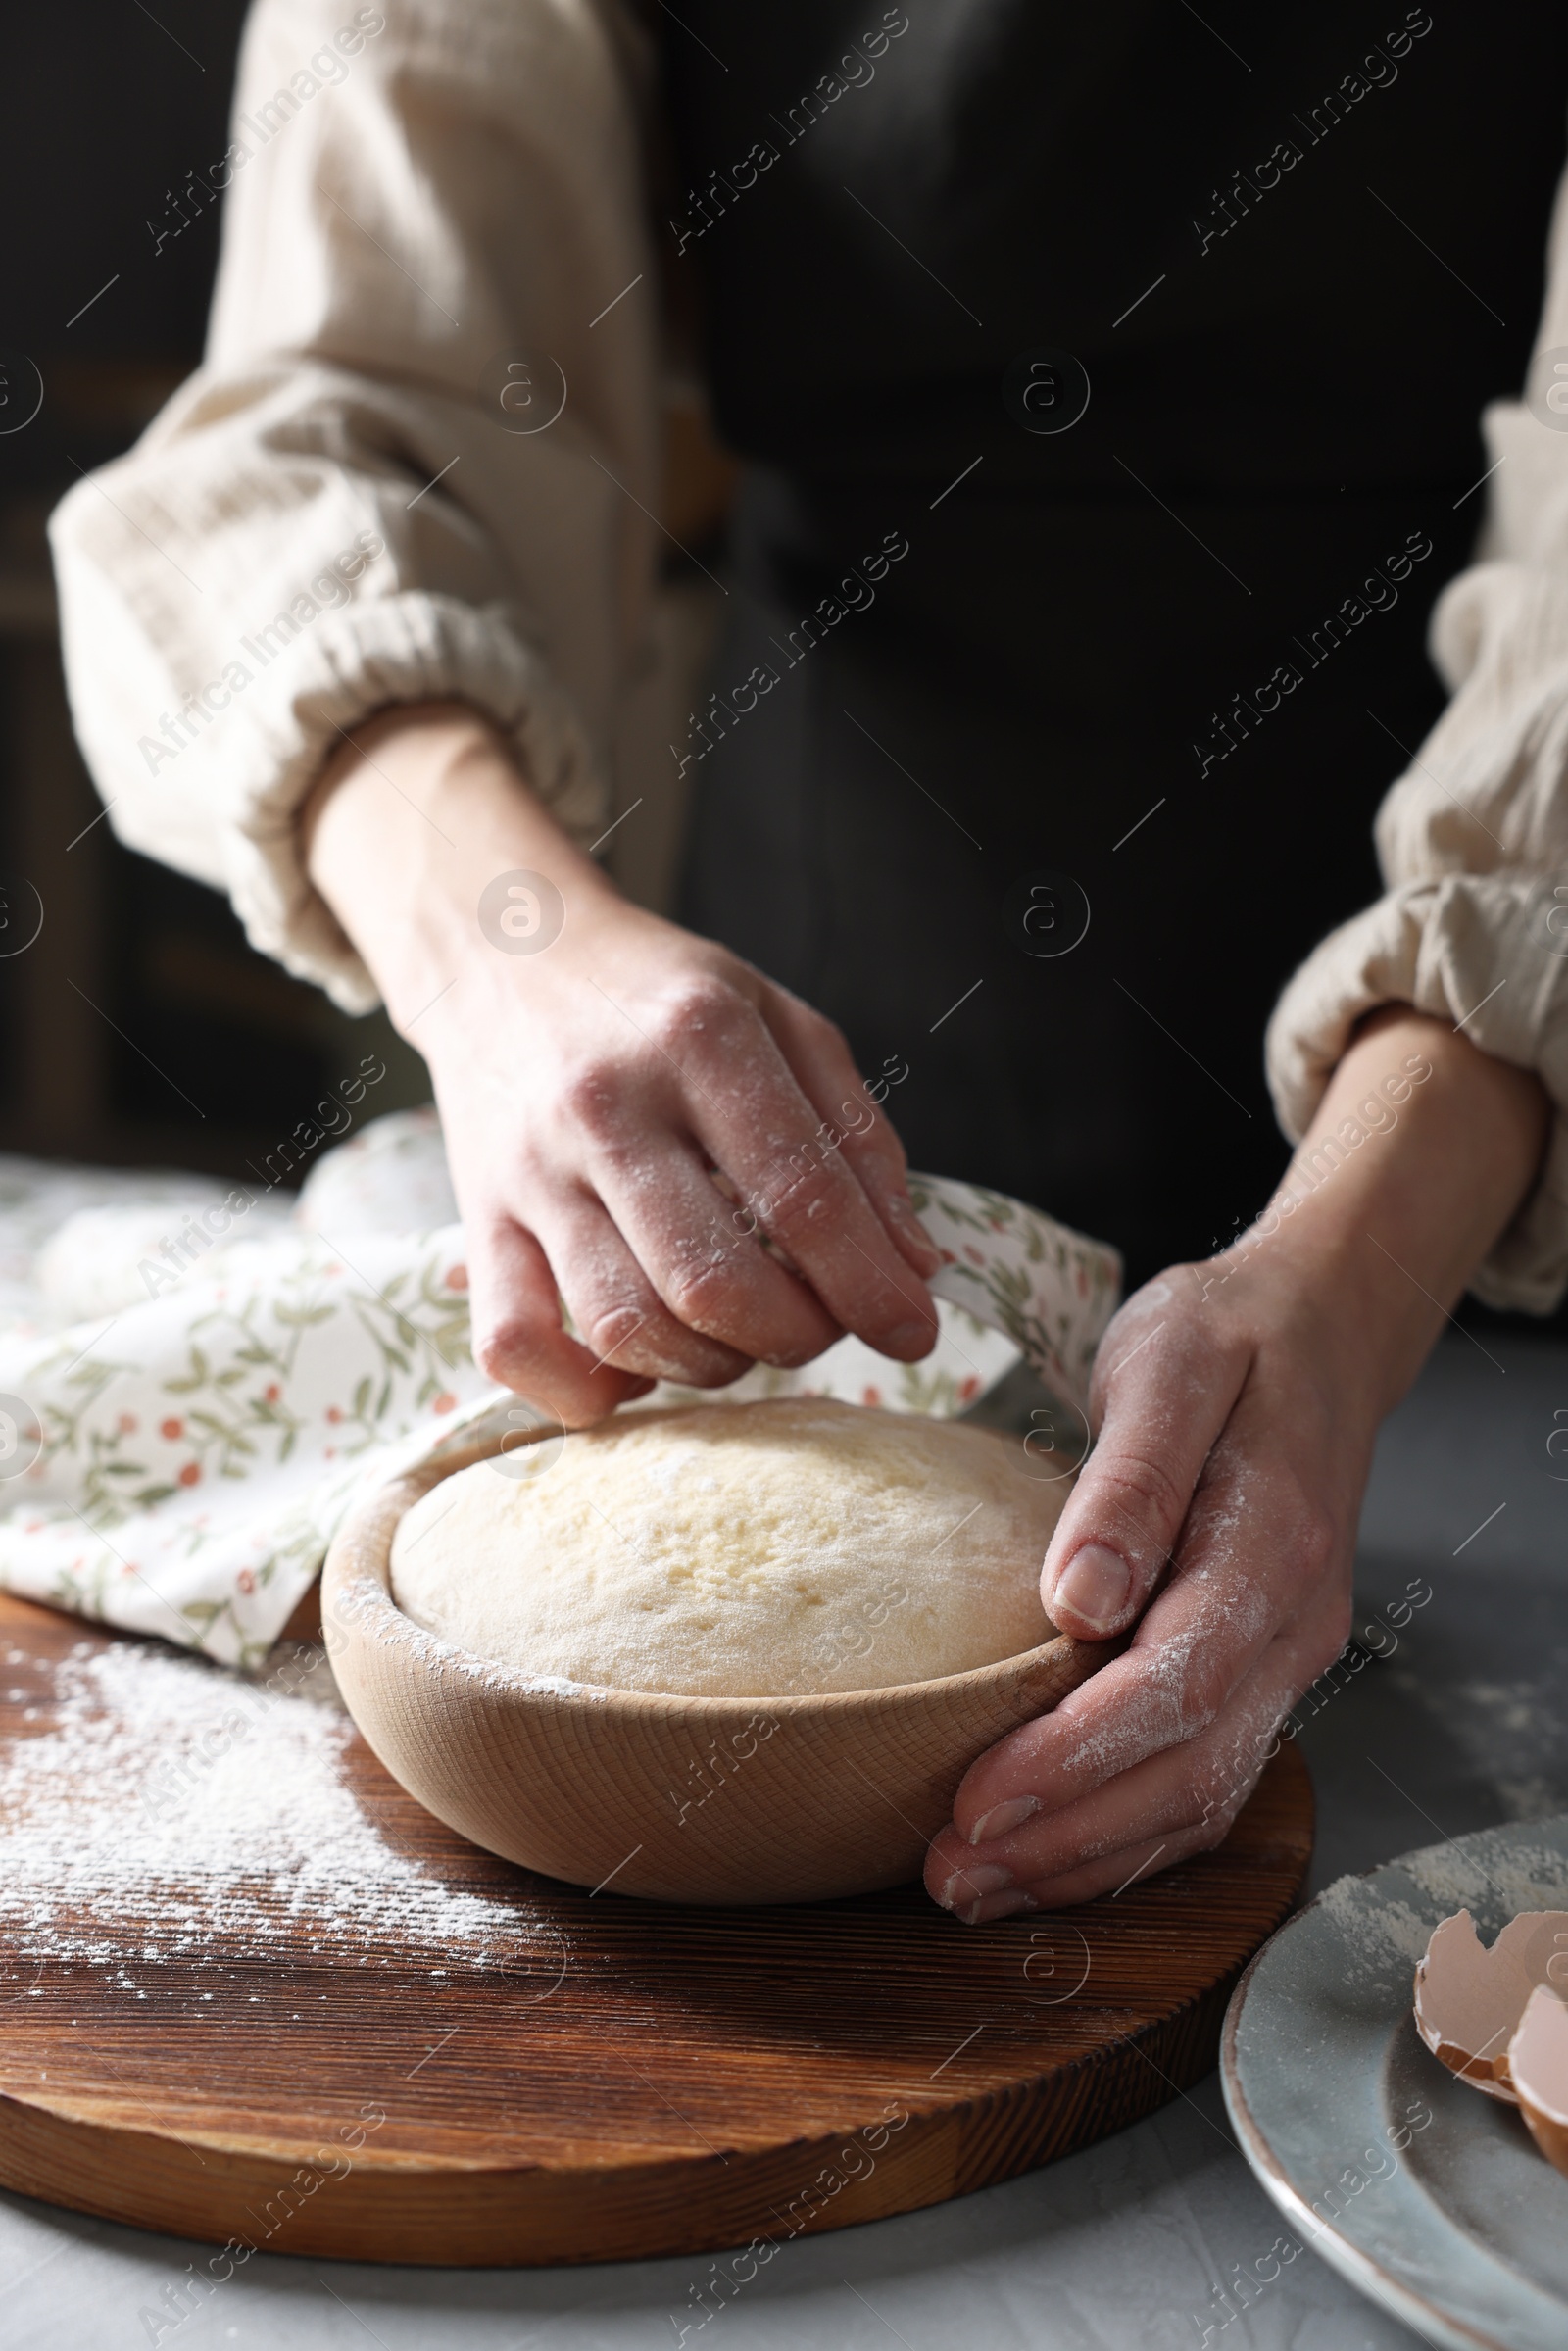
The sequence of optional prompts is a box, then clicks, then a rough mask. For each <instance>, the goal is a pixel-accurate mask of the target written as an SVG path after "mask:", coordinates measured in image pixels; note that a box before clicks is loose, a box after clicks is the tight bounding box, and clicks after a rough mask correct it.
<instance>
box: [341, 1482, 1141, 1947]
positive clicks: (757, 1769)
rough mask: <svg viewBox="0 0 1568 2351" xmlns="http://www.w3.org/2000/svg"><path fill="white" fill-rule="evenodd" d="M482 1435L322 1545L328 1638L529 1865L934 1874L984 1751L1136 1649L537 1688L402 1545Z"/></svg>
mask: <svg viewBox="0 0 1568 2351" xmlns="http://www.w3.org/2000/svg"><path fill="white" fill-rule="evenodd" d="M504 1444H505V1445H506V1449H507V1450H509V1451H515V1438H513V1439H504V1438H502V1437H494V1438H487V1439H486V1440H485V1441H484V1442H482V1443H476V1444H474V1445H470V1446H467V1447H465V1448H454V1449H453V1450H452V1451H451V1452H448V1453H444V1454H442V1455H441V1456H439V1457H438V1458H435V1459H432V1460H429V1461H426V1462H423V1463H421V1464H419V1465H418V1466H417V1467H416V1468H415V1469H412V1470H410V1471H408V1472H406V1473H405V1474H404V1475H403V1476H402V1477H400V1478H396V1479H394V1480H392V1481H391V1483H390V1484H389V1485H387V1486H385V1487H384V1488H383V1489H382V1490H381V1492H380V1493H379V1494H375V1495H374V1496H373V1497H372V1498H371V1499H370V1501H368V1503H366V1504H365V1505H364V1507H363V1508H361V1509H360V1510H359V1511H358V1512H357V1513H356V1514H355V1515H354V1516H353V1517H352V1518H350V1519H349V1520H348V1521H347V1522H346V1523H345V1525H344V1526H343V1528H342V1530H341V1532H340V1533H339V1535H338V1537H337V1540H336V1541H335V1542H334V1543H333V1544H332V1547H331V1549H330V1551H329V1552H328V1553H327V1558H326V1566H325V1569H324V1571H323V1575H322V1585H321V1618H322V1629H323V1634H324V1638H325V1641H326V1645H327V1649H328V1652H329V1654H330V1657H331V1660H332V1668H333V1671H334V1673H335V1674H336V1676H337V1680H338V1685H339V1687H340V1689H341V1690H342V1692H343V1697H344V1700H345V1702H346V1704H347V1705H348V1708H349V1711H350V1713H351V1714H352V1715H353V1717H354V1720H355V1722H356V1723H357V1724H358V1725H359V1727H360V1730H361V1731H362V1732H363V1733H364V1735H365V1737H366V1739H367V1740H368V1742H369V1744H370V1746H371V1747H372V1748H373V1749H374V1750H375V1753H376V1754H377V1755H378V1756H379V1757H380V1759H381V1761H382V1763H384V1764H385V1766H386V1768H387V1770H388V1771H389V1772H390V1773H391V1774H392V1776H393V1778H394V1779H395V1780H397V1781H399V1782H401V1784H402V1786H403V1787H404V1788H407V1789H408V1791H409V1793H410V1794H411V1795H413V1796H416V1797H417V1799H418V1801H419V1802H420V1803H421V1804H423V1805H424V1807H425V1809H426V1810H427V1811H429V1812H433V1813H434V1814H435V1816H436V1818H437V1819H438V1820H442V1821H445V1822H446V1823H447V1825H448V1827H449V1828H453V1829H456V1830H457V1831H458V1832H459V1834H460V1835H461V1836H464V1837H468V1838H469V1839H470V1840H471V1841H472V1842H473V1843H474V1844H476V1845H483V1846H484V1847H485V1848H486V1850H487V1851H489V1852H492V1853H499V1854H501V1855H502V1856H503V1857H504V1858H505V1859H506V1860H508V1861H515V1862H520V1863H521V1864H522V1865H523V1867H524V1868H526V1869H531V1870H542V1871H543V1872H545V1874H546V1875H547V1876H549V1877H552V1878H562V1879H564V1880H565V1881H566V1882H567V1883H568V1884H570V1885H574V1886H589V1887H591V1888H593V1889H594V1890H595V1891H597V1890H598V1889H599V1888H600V1887H601V1886H604V1887H613V1889H614V1890H615V1891H616V1892H617V1893H626V1894H642V1895H646V1896H649V1897H651V1898H652V1899H654V1900H656V1901H667V1902H710V1903H730V1904H733V1903H749V1902H811V1901H824V1900H828V1899H831V1898H832V1897H833V1896H835V1895H840V1894H860V1893H870V1892H874V1891H876V1890H877V1889H879V1888H881V1887H883V1886H900V1885H903V1884H904V1883H906V1881H907V1880H908V1879H911V1878H915V1877H918V1875H919V1872H920V1867H921V1864H922V1861H923V1860H924V1857H925V1851H926V1847H927V1845H928V1844H929V1843H930V1841H931V1839H932V1837H934V1836H935V1835H936V1833H937V1831H938V1830H939V1829H940V1828H941V1827H942V1826H943V1825H944V1823H945V1822H946V1821H947V1820H948V1819H949V1818H950V1816H951V1813H952V1808H953V1797H954V1793H955V1791H956V1788H957V1786H958V1783H959V1781H960V1780H961V1779H962V1778H963V1775H964V1773H965V1772H966V1771H967V1769H968V1767H969V1765H970V1764H971V1763H972V1762H973V1761H974V1759H975V1757H976V1756H977V1755H979V1754H981V1753H983V1752H984V1750H985V1749H986V1748H987V1747H988V1746H990V1745H992V1743H993V1742H994V1741H995V1740H996V1739H1001V1738H1002V1737H1003V1735H1004V1734H1005V1732H1007V1731H1010V1730H1013V1729H1014V1728H1016V1726H1017V1725H1018V1724H1019V1723H1023V1722H1027V1721H1029V1720H1030V1718H1031V1717H1032V1716H1034V1715H1037V1714H1046V1713H1049V1712H1050V1710H1051V1708H1052V1707H1053V1706H1054V1705H1056V1704H1057V1703H1058V1701H1059V1700H1060V1699H1062V1698H1063V1697H1065V1696H1066V1694H1067V1692H1068V1691H1069V1690H1076V1689H1077V1687H1078V1685H1079V1684H1080V1683H1081V1682H1084V1681H1086V1680H1087V1679H1088V1677H1089V1676H1090V1675H1091V1674H1092V1673H1094V1672H1095V1671H1096V1670H1097V1668H1098V1667H1099V1666H1101V1665H1103V1663H1104V1662H1105V1660H1106V1659H1107V1658H1108V1657H1110V1656H1112V1655H1114V1654H1115V1652H1116V1650H1117V1648H1118V1647H1119V1646H1120V1645H1121V1644H1119V1643H1117V1642H1108V1641H1073V1640H1071V1639H1069V1638H1068V1637H1067V1635H1065V1634H1061V1635H1058V1636H1057V1638H1056V1639H1055V1640H1054V1641H1046V1642H1044V1643H1043V1644H1042V1645H1041V1646H1040V1647H1039V1648H1036V1649H1029V1650H1026V1651H1025V1652H1024V1654H1023V1655H1022V1656H1018V1657H1008V1658H1005V1660H1004V1661H1003V1662H1002V1663H1000V1664H997V1665H986V1666H980V1667H978V1668H976V1670H975V1671H973V1672H972V1673H966V1674H952V1675H949V1676H947V1677H946V1678H945V1679H943V1680H941V1681H937V1682H912V1683H907V1684H905V1685H903V1686H901V1687H899V1688H897V1689H893V1690H850V1691H836V1692H834V1693H832V1694H830V1695H824V1696H820V1697H786V1698H755V1697H754V1698H713V1697H665V1696H660V1695H655V1694H653V1693H650V1692H648V1691H646V1690H609V1689H603V1690H601V1689H584V1688H580V1687H576V1686H571V1685H568V1686H566V1687H564V1688H558V1687H552V1686H550V1685H549V1684H547V1683H539V1684H530V1683H529V1681H528V1680H527V1678H526V1677H525V1676H523V1675H520V1674H515V1673H513V1672H510V1671H509V1670H508V1669H507V1668H505V1667H502V1666H496V1665H493V1664H491V1663H490V1662H488V1661H487V1660H486V1659H484V1658H480V1657H475V1656H472V1655H469V1654H468V1653H467V1652H466V1651H465V1650H462V1649H459V1648H457V1647H454V1646H453V1645H452V1644H450V1643H449V1642H446V1641H439V1640H437V1639H435V1638H434V1637H433V1636H432V1635H430V1634H428V1633H426V1632H425V1631H423V1629H422V1628H421V1627H419V1626H417V1625H416V1624H415V1623H414V1622H413V1621H412V1619H411V1618H409V1617H407V1616H405V1615H404V1613H403V1611H402V1610H401V1609H400V1608H399V1606H398V1605H397V1602H396V1600H395V1599H394V1598H393V1596H392V1590H391V1551H392V1538H393V1535H394V1533H395V1531H396V1529H397V1525H398V1522H399V1520H400V1519H401V1518H402V1516H403V1514H404V1512H405V1511H406V1510H408V1509H411V1508H412V1507H413V1505H414V1504H415V1503H416V1502H417V1500H418V1499H419V1497H420V1495H421V1494H427V1493H428V1492H429V1490H430V1488H431V1487H432V1486H434V1485H436V1484H438V1483H439V1482H440V1480H441V1479H443V1478H448V1477H452V1476H453V1475H455V1473H456V1472H457V1471H458V1470H460V1469H466V1468H468V1467H469V1466H470V1465H471V1464H472V1463H473V1462H475V1461H482V1460H486V1459H488V1458H490V1457H491V1456H493V1455H495V1454H497V1453H499V1452H500V1451H501V1450H502V1449H503V1445H504Z"/></svg>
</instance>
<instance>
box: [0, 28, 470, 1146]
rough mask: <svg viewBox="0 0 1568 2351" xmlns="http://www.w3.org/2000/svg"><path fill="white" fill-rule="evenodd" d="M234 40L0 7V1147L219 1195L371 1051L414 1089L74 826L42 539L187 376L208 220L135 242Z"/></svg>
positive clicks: (205, 913) (413, 1087)
mask: <svg viewBox="0 0 1568 2351" xmlns="http://www.w3.org/2000/svg"><path fill="white" fill-rule="evenodd" d="M244 16H245V0H154V6H153V13H152V14H151V15H149V14H147V13H146V12H145V11H144V10H143V9H142V8H140V7H138V6H137V5H136V4H135V0H86V5H85V6H84V7H83V8H80V9H73V10H71V11H69V12H68V11H66V10H59V9H38V10H33V9H27V10H24V9H21V8H18V9H13V10H8V11H7V12H6V18H5V24H4V29H3V31H0V87H3V88H4V90H5V92H6V95H7V101H8V103H7V106H6V120H5V136H4V139H3V141H0V218H3V219H4V220H6V222H7V224H8V234H7V239H6V263H5V279H4V283H3V287H0V351H11V352H15V351H21V352H25V353H26V354H27V355H28V357H30V358H31V360H32V361H33V362H34V363H35V364H36V366H37V367H38V368H39V370H40V371H41V373H42V376H43V380H44V387H45V389H44V401H43V406H42V409H41V410H40V412H39V414H38V416H37V417H36V419H35V420H34V421H33V422H32V423H31V424H30V425H28V426H27V427H26V429H25V430H24V431H21V432H17V433H14V434H11V435H7V436H4V437H0V882H3V883H4V885H5V888H4V893H3V895H4V898H5V901H6V906H5V908H4V911H5V912H6V914H7V918H8V929H9V931H10V933H11V935H12V936H13V937H25V935H26V931H27V930H28V929H30V928H31V924H32V921H33V919H35V914H29V913H28V911H27V909H28V908H29V907H34V906H35V902H34V901H33V900H32V898H31V896H30V893H29V891H28V890H27V889H26V888H25V886H24V885H25V884H28V883H30V884H31V885H32V886H33V888H35V889H36V890H38V891H39V892H40V894H41V896H42V899H43V904H44V909H45V911H44V925H43V929H42V931H41V932H40V934H39V936H38V938H37V941H36V943H35V944H34V945H33V946H32V947H30V948H28V949H27V950H26V952H25V954H21V955H16V956H15V957H14V959H0V1149H4V1150H9V1151H24V1152H33V1153H39V1154H45V1155H48V1156H51V1157H55V1156H59V1157H70V1158H74V1159H85V1160H95V1161H104V1162H114V1163H120V1164H126V1165H138V1164H142V1165H146V1164H163V1165H178V1166H189V1167H202V1168H208V1169H211V1170H212V1171H214V1172H215V1173H220V1174H229V1173H232V1174H235V1175H239V1174H242V1173H243V1171H244V1162H245V1159H246V1157H247V1156H248V1155H249V1156H254V1154H255V1152H256V1151H257V1150H258V1149H260V1150H262V1151H267V1150H270V1148H271V1147H272V1146H273V1145H275V1144H276V1143H277V1142H278V1141H279V1140H280V1138H282V1137H283V1136H286V1135H287V1134H288V1133H289V1132H290V1130H291V1128H292V1127H293V1125H294V1124H295V1122H296V1121H297V1120H298V1119H301V1118H303V1117H304V1116H305V1115H306V1114H307V1112H308V1111H309V1109H310V1107H311V1105H312V1103H313V1102H315V1101H316V1100H318V1099H319V1094H320V1092H321V1090H322V1089H323V1088H324V1087H325V1086H327V1085H330V1084H331V1082H332V1081H333V1080H334V1079H335V1078H337V1077H339V1076H342V1075H345V1074H346V1073H347V1072H349V1071H350V1070H352V1069H353V1068H354V1066H355V1064H356V1062H357V1061H358V1059H359V1057H360V1055H361V1054H362V1053H366V1052H368V1051H370V1050H375V1051H377V1052H380V1053H383V1054H384V1055H385V1057H386V1058H387V1060H388V1063H389V1069H390V1076H389V1079H388V1081H387V1082H386V1084H385V1086H384V1087H383V1089H382V1091H381V1092H380V1094H379V1095H378V1098H377V1106H378V1108H381V1109H390V1108H394V1107H396V1106H397V1105H398V1104H399V1103H400V1102H419V1101H427V1100H428V1099H429V1093H430V1088H429V1084H428V1080H427V1078H426V1076H425V1073H424V1066H423V1063H422V1062H421V1061H420V1060H419V1059H418V1057H417V1054H415V1053H412V1052H410V1051H409V1049H408V1048H406V1047H404V1046H402V1045H401V1044H400V1043H398V1042H397V1041H396V1040H395V1039H394V1038H393V1036H392V1033H391V1030H390V1028H389V1026H388V1024H387V1022H386V1021H385V1020H384V1018H383V1017H382V1016H381V1015H379V1014H376V1015H373V1016H372V1018H371V1019H370V1020H369V1021H355V1020H351V1019H349V1018H347V1017H346V1016H345V1015H343V1014H341V1013H339V1012H337V1011H336V1010H335V1009H334V1008H333V1006H332V1005H331V1004H328V1003H327V1001H326V999H325V998H324V997H323V996H322V995H321V994H320V993H319V990H317V989H314V988H311V987H307V986H304V985H301V984H300V983H299V982H297V981H294V980H291V979H290V978H289V977H288V976H287V974H286V973H284V972H283V971H282V970H281V969H280V968H279V967H278V965H276V964H275V963H273V962H271V961H270V960H269V959H268V958H267V957H265V956H263V955H256V954H254V953H253V952H252V951H251V949H250V948H248V947H247V946H246V944H245V939H244V935H243V933H242V931H241V929H240V926H239V924H238V922H237V921H236V920H235V917H234V915H233V914H232V913H231V911H230V910H229V907H228V905H227V903H226V901H225V900H223V899H222V898H221V897H219V896H218V895H217V894H216V893H215V892H214V891H211V890H208V889H206V888H204V887H203V886H202V885H201V884H200V883H197V882H192V881H187V880H186V879H185V878H184V877H183V876H182V875H179V874H175V873H172V872H171V871H170V870H169V869H168V868H167V867H165V866H162V865H159V864H156V863H154V862H153V861H152V860H150V859H148V858H146V857H138V856H137V855H136V854H135V853H134V852H132V851H130V850H127V849H124V848H123V847H122V846H121V845H120V843H119V842H118V841H117V840H116V839H115V837H114V834H113V832H112V830H111V828H110V825H109V823H108V822H107V821H104V822H100V823H96V824H95V823H94V822H93V819H94V817H95V816H96V815H97V814H98V813H99V809H100V806H101V804H100V802H99V801H98V798H97V795H96V794H95V793H94V791H93V789H92V786H91V784H90V782H89V781H88V778H87V776H86V773H85V771H84V769H83V768H82V765H81V762H80V760H79V759H78V758H77V757H76V754H75V752H74V749H73V744H72V742H71V736H70V721H69V717H68V715H67V711H66V707H65V694H64V686H63V683H62V680H61V675H60V664H59V656H58V650H57V645H56V635H55V610H54V596H53V589H52V585H51V581H50V576H49V566H48V555H47V549H46V546H45V541H44V524H45V520H46V517H47V515H48V514H49V511H50V509H51V508H52V507H53V506H54V504H55V503H56V501H57V500H58V499H59V498H60V497H61V496H62V495H63V493H64V492H65V491H66V490H67V489H68V488H70V486H71V484H72V483H73V481H74V480H75V479H76V478H77V472H78V469H80V470H83V471H85V470H90V469H91V467H93V466H94V465H100V464H102V463H103V461H104V460H105V459H107V458H110V457H113V456H115V455H116V454H117V453H118V452H119V451H121V450H123V449H124V448H126V447H127V446H128V445H129V444H130V443H131V442H132V441H133V440H135V438H136V437H137V435H138V434H139V433H140V432H141V430H142V428H143V427H144V426H145V425H146V423H147V422H148V421H149V419H150V418H151V417H152V416H154V415H155V414H156V412H157V411H158V409H159V408H160V407H161V406H162V405H163V403H164V401H165V400H166V399H167V398H168V397H169V395H170V393H171V392H172V391H173V389H174V388H175V386H176V385H177V384H178V383H179V382H180V380H181V379H182V378H183V377H184V376H185V375H187V374H188V373H189V371H190V369H191V368H192V367H194V366H195V365H196V364H197V362H198V360H199V359H200V356H201V347H202V341H203V336H204V332H205V327H206V318H207V307H208V302H209V298H210V295H211V291H212V282H213V273H214V269H215V268H216V265H217V258H218V218H219V215H218V208H217V207H216V206H215V207H214V208H213V209H212V210H211V211H209V212H207V213H206V214H204V215H203V216H202V217H201V218H199V219H197V220H194V221H193V222H192V224H191V225H190V226H189V227H188V228H186V229H185V230H184V231H183V232H182V233H181V234H180V235H179V236H177V237H170V238H169V239H168V240H167V241H166V242H165V243H164V245H163V247H162V249H161V251H160V250H155V241H154V234H153V231H152V230H151V229H150V228H149V226H148V222H149V221H152V222H154V223H155V224H159V225H162V224H165V223H166V222H167V221H168V220H169V218H170V206H171V199H172V196H173V195H174V194H175V193H176V192H177V191H178V190H179V189H180V187H181V185H182V183H183V182H184V180H185V177H186V174H187V173H188V172H189V171H191V170H192V169H193V168H197V169H202V168H205V167H207V166H209V165H211V164H212V163H213V162H215V161H216V160H217V159H218V158H219V157H221V154H222V152H223V148H224V146H225V144H226V133H225V124H226V121H227V114H228V105H229V97H230V92H231V88H232V83H233V75H234V59H235V53H236V49H237V46H238V41H239V33H240V27H241V25H242V24H243V21H244ZM111 279H113V280H115V282H114V283H113V284H108V281H109V280H111ZM106 284H108V290H107V291H106V292H102V293H100V292H99V291H98V289H99V288H101V287H104V286H105V285H106ZM94 296H96V299H93V297H94ZM89 303H90V307H89V308H87V309H86V310H84V311H83V309H82V306H83V305H84V304H89ZM78 312H79V313H80V314H81V315H80V316H79V317H78V316H76V314H77V313H78ZM84 827H91V829H90V830H89V831H85V832H84V830H83V828H84ZM4 937H5V933H3V932H0V940H3V939H4Z"/></svg>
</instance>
